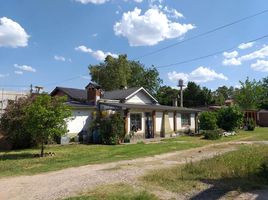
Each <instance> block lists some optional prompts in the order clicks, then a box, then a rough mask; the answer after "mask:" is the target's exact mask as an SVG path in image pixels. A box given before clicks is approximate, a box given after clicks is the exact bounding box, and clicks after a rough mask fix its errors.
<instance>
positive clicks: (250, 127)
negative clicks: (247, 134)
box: [247, 119, 255, 131]
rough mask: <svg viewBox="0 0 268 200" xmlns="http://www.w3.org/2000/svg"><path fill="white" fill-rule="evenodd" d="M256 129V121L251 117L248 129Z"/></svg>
mask: <svg viewBox="0 0 268 200" xmlns="http://www.w3.org/2000/svg"><path fill="white" fill-rule="evenodd" d="M254 129H255V123H254V121H253V119H249V120H248V123H247V130H248V131H254Z"/></svg>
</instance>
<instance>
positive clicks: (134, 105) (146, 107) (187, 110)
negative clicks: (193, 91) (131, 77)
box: [100, 103, 200, 113]
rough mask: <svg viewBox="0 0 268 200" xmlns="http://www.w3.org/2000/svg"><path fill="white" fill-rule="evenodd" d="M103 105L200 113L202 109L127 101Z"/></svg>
mask: <svg viewBox="0 0 268 200" xmlns="http://www.w3.org/2000/svg"><path fill="white" fill-rule="evenodd" d="M100 104H101V105H105V106H109V107H116V108H121V109H123V110H125V109H142V110H156V111H178V112H182V113H198V112H200V110H197V109H193V108H185V107H183V108H181V107H175V106H162V105H157V104H127V103H100Z"/></svg>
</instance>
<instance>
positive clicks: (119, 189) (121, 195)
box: [66, 184, 158, 200]
mask: <svg viewBox="0 0 268 200" xmlns="http://www.w3.org/2000/svg"><path fill="white" fill-rule="evenodd" d="M89 199H94V200H102V199H107V200H117V199H119V200H157V199H158V198H157V197H156V196H155V195H153V194H151V193H149V192H147V191H145V190H138V189H134V188H133V187H131V186H130V185H126V184H115V185H104V186H100V187H97V188H94V190H91V191H89V192H87V193H85V194H82V195H80V196H76V197H71V198H67V199H66V200H89Z"/></svg>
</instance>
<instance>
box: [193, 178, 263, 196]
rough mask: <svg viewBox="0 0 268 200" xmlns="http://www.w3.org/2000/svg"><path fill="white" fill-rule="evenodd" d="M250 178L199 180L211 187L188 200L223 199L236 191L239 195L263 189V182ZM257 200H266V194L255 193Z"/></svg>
mask: <svg viewBox="0 0 268 200" xmlns="http://www.w3.org/2000/svg"><path fill="white" fill-rule="evenodd" d="M251 177H252V178H248V177H247V178H244V177H242V178H241V177H238V178H223V179H217V180H209V179H205V180H201V182H203V183H205V184H209V185H212V186H211V187H210V188H208V189H206V190H204V191H202V192H200V193H198V194H197V195H195V196H193V197H191V198H190V200H214V199H215V200H216V199H220V198H221V197H224V196H225V195H226V194H227V193H228V192H231V191H238V192H240V193H245V192H250V193H253V194H254V193H256V192H257V191H258V190H260V189H264V188H265V184H267V183H265V181H262V180H260V179H256V175H255V176H251ZM256 195H257V198H256V199H257V200H267V199H268V196H266V194H264V193H263V194H262V193H261V192H260V193H256Z"/></svg>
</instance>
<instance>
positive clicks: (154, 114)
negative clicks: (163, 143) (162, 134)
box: [152, 110, 156, 138]
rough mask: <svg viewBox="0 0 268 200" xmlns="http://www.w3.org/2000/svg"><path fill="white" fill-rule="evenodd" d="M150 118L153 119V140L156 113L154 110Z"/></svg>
mask: <svg viewBox="0 0 268 200" xmlns="http://www.w3.org/2000/svg"><path fill="white" fill-rule="evenodd" d="M152 115H153V116H152V117H153V136H152V137H153V138H154V134H155V132H156V112H155V110H154V111H153V113H152Z"/></svg>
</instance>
